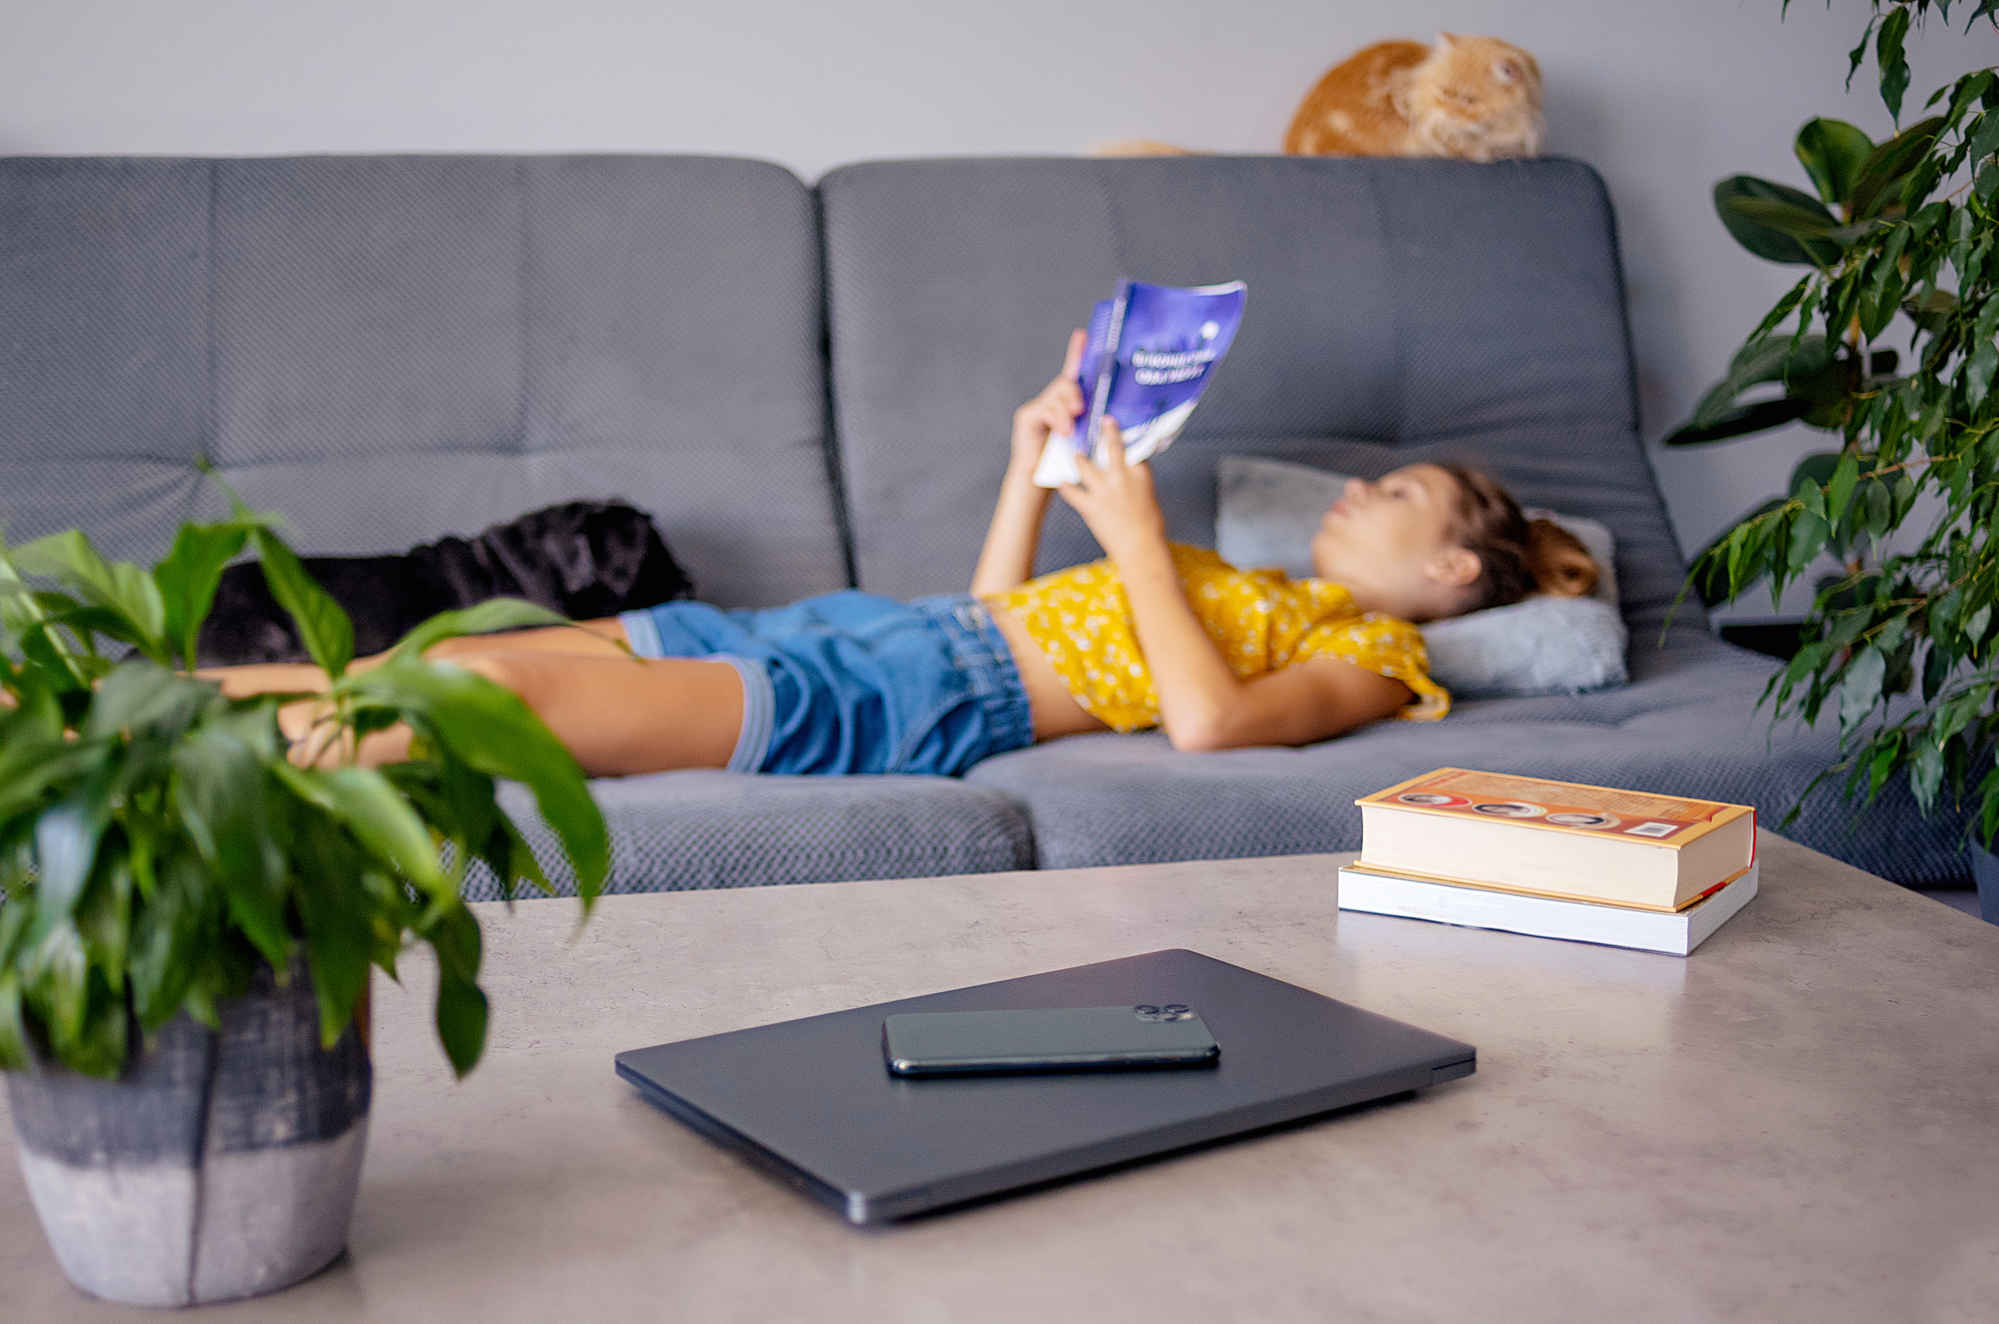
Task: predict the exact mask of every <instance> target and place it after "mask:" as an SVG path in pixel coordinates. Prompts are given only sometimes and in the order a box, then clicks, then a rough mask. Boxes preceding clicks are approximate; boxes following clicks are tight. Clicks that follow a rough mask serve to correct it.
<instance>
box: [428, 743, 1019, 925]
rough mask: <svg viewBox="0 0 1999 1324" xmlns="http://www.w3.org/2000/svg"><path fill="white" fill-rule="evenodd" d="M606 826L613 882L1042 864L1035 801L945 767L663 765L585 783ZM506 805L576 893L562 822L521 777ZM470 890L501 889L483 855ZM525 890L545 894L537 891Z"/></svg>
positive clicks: (618, 888)
mask: <svg viewBox="0 0 1999 1324" xmlns="http://www.w3.org/2000/svg"><path fill="white" fill-rule="evenodd" d="M590 789H591V792H592V793H593V794H594V795H595V796H596V797H597V803H598V804H599V805H600V806H602V807H603V810H604V818H605V820H606V821H607V822H608V823H609V824H610V828H611V879H610V881H609V883H608V884H607V886H606V890H607V891H611V892H684V891H691V890H695V889H701V888H712V887H756V886H762V885H765V884H770V883H836V882H848V881H852V880H855V879H861V878H928V877H932V876H936V875H942V874H958V873H998V872H1002V871H1004V870H1008V869H1032V868H1033V867H1034V840H1033V836H1032V833H1031V830H1030V828H1029V826H1028V821H1027V813H1026V811H1025V810H1024V809H1023V808H1022V807H1021V805H1020V803H1019V802H1018V801H1016V800H1015V799H1014V798H1013V797H1012V796H1010V795H1007V794H1006V793H1005V792H1003V791H998V790H995V789H993V788H992V787H987V786H968V785H966V784H965V783H964V782H961V781H958V780H956V779H954V778H950V777H774V776H766V775H762V774H756V775H752V774H748V773H735V772H666V773H659V774H656V775H654V776H650V777H625V778H603V779H600V780H598V781H594V782H592V783H590ZM500 794H501V803H502V804H504V805H505V806H506V808H507V811H508V812H509V813H510V814H512V815H513V816H514V820H515V821H516V822H518V823H520V824H521V826H522V828H523V830H524V831H525V832H526V834H527V837H528V840H529V842H530V843H531V844H532V845H533V847H534V851H535V856H536V858H538V859H539V860H540V861H541V863H542V868H543V870H544V871H545V872H546V873H547V874H548V878H549V882H550V883H551V884H553V885H554V886H555V888H556V890H557V891H558V892H560V893H562V894H563V895H566V896H573V895H575V893H576V877H575V874H574V873H573V872H572V871H571V870H570V868H569V863H568V860H567V859H566V858H565V857H564V856H563V854H562V850H561V847H560V846H559V845H558V844H557V842H556V839H555V835H554V833H552V832H550V831H549V830H548V828H547V826H546V825H545V824H543V823H542V821H541V819H540V816H539V815H537V814H536V813H535V809H534V797H533V796H532V795H531V794H530V793H529V792H528V791H527V790H526V788H524V787H521V786H503V787H502V788H501V791H500ZM465 894H466V896H467V897H468V898H470V899H472V900H493V899H495V898H497V897H498V896H499V890H498V886H497V883H496V881H495V880H494V878H493V876H492V874H491V873H490V872H489V871H488V870H486V869H485V868H484V866H479V867H478V868H475V869H474V870H472V871H471V873H470V875H469V876H468V878H467V881H466V889H465ZM528 895H534V896H539V895H541V893H540V892H538V891H532V890H531V891H530V892H529V893H528Z"/></svg>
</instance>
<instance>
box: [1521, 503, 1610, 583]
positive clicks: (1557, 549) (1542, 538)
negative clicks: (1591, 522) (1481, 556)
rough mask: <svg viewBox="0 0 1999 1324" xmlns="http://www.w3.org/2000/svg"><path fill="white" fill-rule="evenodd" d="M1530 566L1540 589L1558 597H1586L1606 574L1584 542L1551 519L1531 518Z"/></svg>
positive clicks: (1528, 527) (1529, 537)
mask: <svg viewBox="0 0 1999 1324" xmlns="http://www.w3.org/2000/svg"><path fill="white" fill-rule="evenodd" d="M1527 569H1528V571H1529V572H1530V573H1532V574H1533V576H1534V587H1535V588H1536V589H1537V590H1539V591H1540V592H1542V593H1547V594H1549V595H1551V596H1553V597H1558V598H1581V597H1587V596H1588V595H1589V594H1591V593H1594V592H1596V581H1597V579H1598V577H1599V576H1601V574H1602V573H1603V572H1602V570H1601V569H1600V568H1599V567H1598V566H1597V563H1596V558H1595V557H1593V556H1591V555H1590V554H1589V549H1587V548H1586V547H1584V546H1583V545H1582V541H1581V540H1580V539H1578V538H1577V537H1576V535H1575V534H1573V533H1570V532H1569V531H1568V530H1567V529H1565V528H1563V527H1562V526H1561V525H1559V524H1557V523H1555V521H1553V520H1550V519H1537V520H1530V521H1528V524H1527Z"/></svg>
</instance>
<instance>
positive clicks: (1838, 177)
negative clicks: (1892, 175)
mask: <svg viewBox="0 0 1999 1324" xmlns="http://www.w3.org/2000/svg"><path fill="white" fill-rule="evenodd" d="M1794 150H1795V151H1796V152H1797V154H1798V160H1799V161H1801V162H1803V163H1804V167H1805V173H1807V174H1809V175H1810V176H1811V177H1812V184H1813V185H1814V186H1815V187H1817V189H1818V191H1819V197H1820V198H1821V199H1823V200H1824V201H1825V202H1826V203H1827V204H1828V205H1830V206H1838V205H1840V204H1841V203H1844V202H1845V201H1846V200H1847V198H1849V197H1851V196H1852V194H1853V186H1854V184H1855V183H1857V182H1858V181H1859V179H1860V164H1861V162H1863V161H1865V160H1866V159H1867V157H1868V154H1869V153H1871V152H1872V151H1873V150H1874V140H1873V139H1872V138H1869V137H1868V136H1867V135H1866V134H1864V133H1862V132H1861V131H1860V130H1859V129H1857V128H1855V127H1854V126H1853V125H1851V124H1848V123H1847V122H1846V121H1844V120H1829V119H1814V120H1807V121H1805V127H1804V128H1802V129H1799V130H1798V140H1797V143H1796V144H1795V145H1794Z"/></svg>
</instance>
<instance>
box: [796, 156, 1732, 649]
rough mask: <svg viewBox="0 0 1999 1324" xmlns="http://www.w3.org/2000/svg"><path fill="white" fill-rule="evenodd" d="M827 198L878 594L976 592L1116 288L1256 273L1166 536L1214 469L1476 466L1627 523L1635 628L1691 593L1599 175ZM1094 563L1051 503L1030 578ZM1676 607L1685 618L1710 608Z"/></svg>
mask: <svg viewBox="0 0 1999 1324" xmlns="http://www.w3.org/2000/svg"><path fill="white" fill-rule="evenodd" d="M820 195H821V205H822V210H823V214H824V228H825V241H826V251H827V281H828V297H829V309H830V318H829V327H830V338H831V360H832V365H833V378H832V380H833V398H834V418H835V433H836V435H837V436H838V437H839V445H840V449H841V457H842V459H841V463H842V466H843V470H844V473H845V486H846V492H847V497H848V503H849V510H850V514H851V522H852V530H853V537H854V551H855V558H856V564H857V568H858V574H859V579H860V583H861V586H862V587H864V588H868V589H873V590H876V591H879V592H883V593H889V594H894V595H899V596H907V595H913V594H920V593H931V592H948V591H952V590H962V589H963V588H964V586H965V585H966V584H967V583H968V582H969V580H970V576H971V571H972V566H973V563H974V561H975V559H976V557H977V553H978V547H979V541H980V536H981V534H982V532H983V530H984V528H985V523H986V519H987V516H988V514H989V513H990V511H991V507H992V501H993V497H994V495H995V492H996V490H997V487H998V483H999V478H1000V474H1001V472H1002V471H1003V470H1004V468H1005V466H1006V459H1007V431H1008V426H1009V422H1010V418H1011V414H1012V411H1013V409H1014V408H1015V406H1017V405H1018V404H1019V403H1020V402H1021V401H1022V400H1025V399H1026V398H1028V396H1030V395H1031V394H1033V393H1034V392H1035V391H1036V390H1038V389H1040V387H1041V386H1042V385H1043V384H1044V383H1045V382H1046V381H1047V380H1048V379H1049V378H1050V377H1051V376H1052V375H1053V374H1054V372H1055V370H1056V369H1057V367H1059V365H1060V359H1061V349H1062V345H1063V342H1064V339H1065V337H1066V335H1067V333H1068V331H1069V329H1070V328H1072V327H1075V326H1079V325H1081V324H1082V322H1083V321H1084V319H1085V318H1087V316H1088V315H1089V310H1090V306H1091V304H1092V303H1093V302H1095V301H1096V300H1098V299H1100V298H1104V297H1108V295H1109V294H1110V292H1111V288H1112V285H1113V282H1114V281H1115V280H1116V278H1117V277H1118V276H1120V275H1126V276H1131V277H1135V278H1137V279H1141V280H1149V281H1156V282H1161V283H1165V284H1174V285H1195V284H1207V283H1212V282H1218V281H1225V280H1235V279H1242V280H1245V281H1247V282H1248V284H1249V305H1248V311H1247V314H1246V316H1245V319H1244V322H1243V327H1242V331H1241V332H1240V334H1239V336H1238V338H1237V340H1236V343H1235V346H1234V348H1233V349H1232V350H1231V352H1230V356H1229V358H1228V360H1227V361H1226V362H1225V363H1224V364H1223V366H1222V368H1221V369H1220V371H1219V372H1218V374H1217V376H1216V379H1215V381H1214V384H1213V386H1212V387H1211V389H1210V391H1209V393H1208V394H1207V396H1206V397H1205V398H1204V399H1203V401H1202V403H1201V406H1200V408H1199V409H1198V410H1196V411H1195V414H1194V417H1193V420H1192V423H1191V426H1190V428H1189V431H1188V432H1187V434H1185V435H1184V436H1183V437H1182V438H1181V440H1180V441H1179V442H1177V443H1176V444H1175V447H1174V449H1173V450H1172V451H1170V452H1169V453H1168V454H1167V455H1166V456H1165V457H1164V458H1163V459H1162V460H1161V461H1160V462H1159V463H1158V464H1157V465H1156V466H1155V479H1156V482H1157V485H1158V488H1159V491H1160V494H1161V499H1162V504H1163V505H1164V506H1165V509H1166V512H1167V517H1168V523H1169V528H1170V532H1171V535H1172V536H1173V537H1175V538H1177V539H1180V540H1182V541H1186V542H1193V543H1204V544H1209V545H1212V542H1213V528H1214V509H1215V506H1214V503H1215V462H1216V459H1217V458H1218V457H1219V456H1221V455H1224V454H1230V453H1238V454H1250V455H1264V456H1271V457H1276V458H1282V459H1291V460H1296V461H1299V462H1302V463H1308V464H1318V465H1322V466H1324V467H1327V468H1331V469H1336V470H1339V471H1342V472H1349V473H1361V474H1364V475H1375V474H1379V473H1381V472H1384V471H1386V470H1387V469H1390V468H1393V467H1395V466H1397V465H1400V464H1404V463H1407V462H1410V461H1411V460H1415V459H1420V458H1425V457H1430V456H1444V455H1449V454H1453V453H1463V452H1472V453H1475V454H1478V455H1480V456H1482V457H1483V458H1484V459H1485V460H1486V461H1487V462H1488V463H1489V464H1490V465H1491V466H1492V468H1493V469H1494V470H1495V471H1497V473H1498V474H1499V476H1500V477H1501V478H1502V479H1503V480H1504V481H1505V482H1506V484H1507V485H1508V487H1509V488H1510V489H1511V490H1512V491H1513V492H1514V493H1515V494H1516V495H1517V496H1518V497H1520V499H1521V500H1522V501H1523V502H1524V503H1526V504H1529V505H1545V506H1550V507H1554V508H1556V509H1560V510H1564V511H1568V512H1572V513H1575V514H1579V515H1588V516H1592V517H1594V518H1596V519H1599V520H1602V521H1604V522H1605V523H1607V524H1609V525H1611V527H1612V528H1613V529H1615V531H1616V533H1617V536H1618V538H1619V540H1620V541H1619V555H1618V571H1619V576H1620V579H1621V589H1622V592H1623V595H1624V603H1625V610H1626V615H1627V617H1628V618H1629V619H1630V620H1631V622H1632V624H1633V625H1634V627H1637V628H1644V627H1650V628H1653V629H1656V627H1657V624H1658V622H1659V620H1660V619H1661V618H1662V617H1663V615H1664V613H1665V610H1666V607H1667V605H1668V604H1669V603H1670V601H1671V600H1672V598H1673V596H1674V594H1675V593H1676V591H1677V589H1678V586H1679V583H1680V579H1681V562H1680V557H1679V554H1678V550H1677V548H1676V546H1675V544H1674V541H1673V538H1672V535H1671V533H1670V531H1669V529H1668V525H1667V521H1666V514H1665V509H1664V506H1663V504H1662V503H1661V501H1660V498H1659V493H1658V489H1657V487H1656V485H1655V484H1654V481H1653V477H1652V473H1651V469H1650V467H1649V465H1648V463H1647V461H1646V458H1645V455H1644V452H1643V449H1642V447H1641V445H1640V441H1639V436H1638V421H1637V401H1636V395H1635V390H1634V383H1633V370H1632V359H1631V352H1630V346H1629V340H1628V336H1627V332H1626V327H1625V318H1624V298H1623V290H1622V286H1621V277H1620V274H1619V268H1618V256H1617V244H1616V235H1615V229H1614V221H1613V217H1612V214H1611V210H1610V206H1609V201H1608V198H1607V197H1606V195H1605V192H1604V188H1603V184H1602V181H1601V180H1600V179H1599V178H1598V177H1597V175H1596V174H1595V172H1594V171H1592V170H1591V169H1590V168H1589V167H1588V166H1585V165H1582V164H1580V163H1578V162H1574V161H1562V160H1544V161H1532V162H1512V163H1506V164H1500V165H1469V164H1463V163H1458V162H1449V161H1403V160H1394V161H1386V160H1384V161H1372V160H1300V159H1294V158H1233V159H1231V158H1219V157H1214V158H1194V159H1167V160H1158V159H1155V160H1120V161H1102V160H932V161H902V162H880V163H869V164H864V165H856V166H850V167H847V168H844V169H841V170H837V171H834V172H833V173H832V174H830V175H828V176H827V177H826V178H825V179H824V180H823V181H822V182H821V184H820ZM1099 554H1100V553H1099V552H1098V551H1097V549H1096V546H1095V543H1094V542H1093V541H1092V540H1091V539H1090V537H1089V534H1088V532H1087V531H1086V530H1085V529H1083V528H1082V526H1081V523H1080V521H1078V520H1077V519H1075V517H1074V516H1073V515H1072V514H1071V513H1070V512H1069V511H1067V510H1066V509H1062V508H1059V506H1058V508H1057V509H1056V510H1055V512H1054V513H1053V515H1052V516H1051V519H1050V521H1049V529H1048V535H1047V537H1046V539H1045V540H1044V544H1043V555H1042V562H1041V564H1042V567H1043V568H1044V569H1047V568H1053V567H1057V566H1061V565H1066V564H1070V563H1073V562H1075V561H1079V560H1084V559H1088V558H1090V557H1092V556H1096V555H1099ZM1682 620H1683V621H1684V622H1685V624H1686V626H1687V628H1690V629H1697V628H1698V622H1699V612H1698V611H1697V610H1696V611H1692V612H1688V613H1685V614H1683V616H1682Z"/></svg>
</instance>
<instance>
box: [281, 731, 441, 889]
mask: <svg viewBox="0 0 1999 1324" xmlns="http://www.w3.org/2000/svg"><path fill="white" fill-rule="evenodd" d="M272 771H273V772H275V773H277V774H278V777H279V780H281V781H283V782H284V783H285V785H286V786H288V787H289V788H290V789H291V790H292V792H293V794H295V795H297V796H298V797H299V798H300V799H301V800H305V801H307V802H308V803H310V804H312V805H315V806H316V807H318V808H319V809H320V810H322V811H323V812H325V813H327V814H329V815H331V816H332V817H333V819H334V820H335V821H336V822H338V823H339V824H340V825H341V826H342V827H344V828H346V829H347V830H348V831H349V832H351V833H353V834H354V838H355V840H357V841H359V842H360V843H361V845H362V846H363V847H364V848H366V849H367V850H368V851H369V852H370V853H371V854H372V855H374V856H375V858H376V859H378V860H380V861H381V862H382V863H383V864H385V865H387V866H389V867H390V868H391V869H393V870H394V871H395V872H397V873H400V874H401V875H402V876H403V877H405V878H407V879H408V880H409V881H410V882H411V883H412V884H414V885H415V886H416V888H417V889H418V890H419V891H423V892H427V893H430V894H431V895H433V896H439V895H443V896H454V895H456V893H455V892H453V891H452V889H451V886H450V883H449V882H448V881H447V880H446V878H445V877H444V871H443V869H441V868H440V867H439V866H438V862H437V843H436V842H434V841H432V840H431V836H430V833H429V831H428V830H427V829H425V827H424V825H423V821H422V820H421V819H419V818H418V817H417V815H416V812H415V811H414V810H413V809H411V808H410V806H409V802H408V801H406V800H404V799H403V797H402V795H401V794H400V793H398V791H397V790H396V788H395V787H394V786H393V785H391V784H390V783H389V781H388V779H387V778H385V777H383V776H382V774H381V773H379V772H376V771H374V770H372V769H369V768H339V769H336V770H334V771H332V772H322V771H317V770H302V769H299V768H294V767H292V766H291V765H290V764H287V763H285V762H283V761H279V762H277V763H275V764H273V765H272ZM314 867H315V866H314V865H313V863H312V862H311V861H309V860H302V861H300V862H299V871H300V872H301V874H303V873H309V872H312V871H313V870H314Z"/></svg>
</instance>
